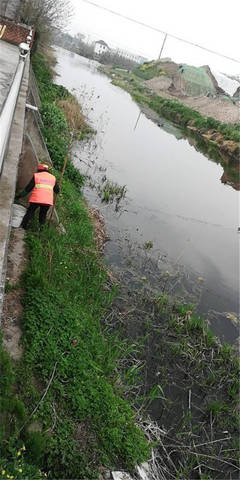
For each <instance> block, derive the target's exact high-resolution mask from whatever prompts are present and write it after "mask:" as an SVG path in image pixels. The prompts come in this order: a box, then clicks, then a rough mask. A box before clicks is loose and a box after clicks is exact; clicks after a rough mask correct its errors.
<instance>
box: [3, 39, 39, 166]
mask: <svg viewBox="0 0 240 480" xmlns="http://www.w3.org/2000/svg"><path fill="white" fill-rule="evenodd" d="M31 40H32V30H30V32H29V35H28V37H27V43H20V45H19V62H18V65H17V68H16V72H15V75H14V78H13V81H12V84H11V87H10V90H9V93H8V96H7V98H6V100H5V103H4V105H3V108H2V111H1V114H0V175H1V173H2V168H3V163H4V158H5V155H6V153H7V149H8V142H9V138H10V134H11V128H12V122H13V118H14V112H15V108H16V105H17V100H18V95H19V91H20V87H21V83H22V78H23V72H24V67H25V59H26V57H27V55H28V54H29V51H30V47H29V44H30V43H31Z"/></svg>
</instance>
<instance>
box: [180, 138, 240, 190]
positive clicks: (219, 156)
mask: <svg viewBox="0 0 240 480" xmlns="http://www.w3.org/2000/svg"><path fill="white" fill-rule="evenodd" d="M186 139H187V140H188V142H189V144H190V145H192V146H193V147H194V148H195V149H196V150H197V151H198V152H201V153H203V154H204V155H205V156H206V157H207V158H208V159H209V160H211V161H212V162H215V163H217V164H219V163H220V165H221V166H222V168H223V174H222V176H221V178H220V180H221V182H222V183H225V184H227V185H230V186H231V187H232V188H234V190H240V177H239V175H240V170H239V161H238V162H236V160H233V159H232V158H231V157H229V156H228V155H226V154H225V153H223V152H221V151H220V150H219V149H217V148H216V147H215V148H214V147H212V146H208V145H207V144H206V143H205V142H204V141H203V140H202V139H200V138H199V137H198V136H197V134H196V135H194V133H191V135H190V136H189V132H187V133H186Z"/></svg>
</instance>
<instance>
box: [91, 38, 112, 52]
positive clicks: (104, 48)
mask: <svg viewBox="0 0 240 480" xmlns="http://www.w3.org/2000/svg"><path fill="white" fill-rule="evenodd" d="M109 51H110V48H109V46H108V45H107V43H106V42H104V40H98V41H97V42H95V45H94V53H95V54H96V55H102V54H103V53H107V52H109Z"/></svg>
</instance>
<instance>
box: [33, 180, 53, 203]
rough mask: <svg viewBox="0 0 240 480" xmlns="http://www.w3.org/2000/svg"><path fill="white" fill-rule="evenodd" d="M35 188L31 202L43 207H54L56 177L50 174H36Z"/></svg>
mask: <svg viewBox="0 0 240 480" xmlns="http://www.w3.org/2000/svg"><path fill="white" fill-rule="evenodd" d="M34 181H35V186H34V188H33V190H32V194H31V197H30V198H29V202H31V203H40V204H42V205H53V187H54V185H55V183H56V178H55V177H54V175H51V173H48V172H37V173H34Z"/></svg>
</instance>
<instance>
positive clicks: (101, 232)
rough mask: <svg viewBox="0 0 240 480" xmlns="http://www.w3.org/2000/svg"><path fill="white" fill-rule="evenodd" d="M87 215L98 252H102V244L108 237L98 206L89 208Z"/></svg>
mask: <svg viewBox="0 0 240 480" xmlns="http://www.w3.org/2000/svg"><path fill="white" fill-rule="evenodd" d="M89 216H90V218H91V220H92V223H93V226H94V237H95V239H96V242H97V248H98V250H99V251H100V252H102V251H103V247H104V244H105V242H106V241H107V239H108V237H107V235H106V232H105V224H104V218H103V216H102V215H101V213H100V211H99V210H98V208H94V207H93V208H90V209H89Z"/></svg>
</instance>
